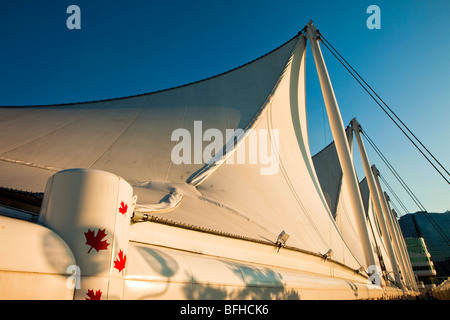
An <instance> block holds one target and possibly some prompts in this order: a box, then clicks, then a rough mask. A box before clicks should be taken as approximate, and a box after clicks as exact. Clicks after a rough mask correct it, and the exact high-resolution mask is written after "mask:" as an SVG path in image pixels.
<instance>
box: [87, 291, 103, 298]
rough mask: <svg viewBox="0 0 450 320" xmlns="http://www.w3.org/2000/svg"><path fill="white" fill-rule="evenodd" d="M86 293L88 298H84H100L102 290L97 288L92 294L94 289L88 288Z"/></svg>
mask: <svg viewBox="0 0 450 320" xmlns="http://www.w3.org/2000/svg"><path fill="white" fill-rule="evenodd" d="M86 294H87V296H88V297H89V299H88V298H86V300H100V298H101V296H102V292H101V291H100V290H97V291H96V292H95V294H94V290H91V289H88V292H87V293H86Z"/></svg>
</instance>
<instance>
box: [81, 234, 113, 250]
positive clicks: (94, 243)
mask: <svg viewBox="0 0 450 320" xmlns="http://www.w3.org/2000/svg"><path fill="white" fill-rule="evenodd" d="M84 236H85V237H86V244H87V245H88V246H91V248H90V249H89V251H88V252H87V253H89V252H90V251H91V250H92V248H94V249H95V250H97V252H99V251H100V250H107V249H108V246H109V243H108V242H107V240H102V239H103V238H104V237H106V232H105V229H103V230H102V229H98V231H97V235H95V232H94V231H92V230H91V229H89V230H88V232H85V233H84Z"/></svg>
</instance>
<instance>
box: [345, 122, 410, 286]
mask: <svg viewBox="0 0 450 320" xmlns="http://www.w3.org/2000/svg"><path fill="white" fill-rule="evenodd" d="M351 124H352V130H353V132H354V133H355V137H356V141H357V143H358V149H359V154H360V155H361V161H362V163H363V167H364V172H365V174H366V180H367V185H368V186H369V193H370V198H371V200H372V203H373V206H374V209H375V214H376V215H377V218H378V222H379V224H380V227H381V235H382V237H383V240H384V243H385V245H386V247H387V250H388V254H389V258H390V259H391V261H392V268H393V271H394V275H395V280H396V281H397V282H398V283H399V284H400V287H401V289H402V290H403V291H405V288H404V286H403V283H402V281H401V279H400V272H399V270H398V267H397V263H396V261H397V260H398V258H397V257H396V256H395V252H394V248H393V246H392V242H391V241H390V239H389V233H388V229H387V226H386V220H385V218H384V215H383V209H382V208H381V203H380V198H379V195H378V190H377V186H376V184H375V179H374V177H373V173H372V170H371V168H370V163H369V157H368V156H367V152H366V148H365V147H364V143H363V141H362V139H361V126H360V125H359V123H358V121H356V119H355V118H353V119H352V121H351Z"/></svg>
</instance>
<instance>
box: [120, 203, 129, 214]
mask: <svg viewBox="0 0 450 320" xmlns="http://www.w3.org/2000/svg"><path fill="white" fill-rule="evenodd" d="M127 210H128V205H127V204H125V203H124V202H123V201H122V202H121V203H120V208H119V212H120V213H121V214H126V213H127Z"/></svg>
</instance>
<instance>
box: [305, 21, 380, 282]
mask: <svg viewBox="0 0 450 320" xmlns="http://www.w3.org/2000/svg"><path fill="white" fill-rule="evenodd" d="M306 34H307V37H308V38H309V40H310V43H311V49H312V52H313V55H314V61H315V64H316V69H317V74H318V76H319V81H320V86H321V88H322V94H323V98H324V102H325V107H326V109H327V114H328V119H329V122H330V128H331V132H332V134H333V138H334V141H335V144H336V151H337V154H338V157H339V162H340V164H341V168H342V179H343V180H344V181H345V184H346V186H347V188H348V191H349V195H350V199H351V206H352V212H353V213H354V215H355V221H356V224H357V227H358V232H359V236H360V237H361V245H362V248H363V251H364V257H365V260H366V264H367V265H366V266H365V267H370V269H372V268H373V267H375V266H376V263H375V257H374V254H373V251H372V246H371V242H370V237H369V231H368V228H367V221H366V214H365V211H364V205H363V201H362V198H361V192H360V189H359V184H358V179H357V177H356V173H355V169H354V167H353V161H352V158H351V154H350V147H349V145H348V142H347V137H346V134H345V129H344V124H343V123H342V118H341V114H340V112H339V107H338V104H337V101H336V97H335V95H334V91H333V87H332V85H331V81H330V77H329V75H328V71H327V68H326V66H325V62H324V60H323V56H322V52H321V50H320V47H319V43H318V38H319V37H320V34H319V32H318V30H317V29H316V27H315V26H314V25H313V24H312V22H309V23H308V24H307V25H306ZM375 270H377V269H375ZM377 276H379V274H377Z"/></svg>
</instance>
